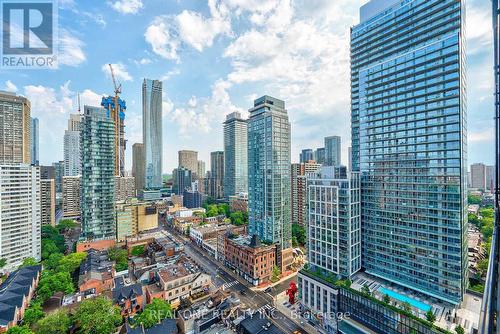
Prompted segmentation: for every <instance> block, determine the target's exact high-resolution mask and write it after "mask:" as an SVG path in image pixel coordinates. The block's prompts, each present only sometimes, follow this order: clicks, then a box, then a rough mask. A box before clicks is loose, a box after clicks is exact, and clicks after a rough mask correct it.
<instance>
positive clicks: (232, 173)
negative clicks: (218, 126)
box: [224, 112, 248, 199]
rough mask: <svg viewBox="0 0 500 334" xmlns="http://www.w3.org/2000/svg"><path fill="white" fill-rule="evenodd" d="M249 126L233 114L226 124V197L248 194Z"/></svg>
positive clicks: (245, 121) (239, 115)
mask: <svg viewBox="0 0 500 334" xmlns="http://www.w3.org/2000/svg"><path fill="white" fill-rule="evenodd" d="M247 135H248V124H247V120H246V119H243V118H242V117H241V113H239V112H233V113H231V114H229V115H227V116H226V121H225V122H224V197H225V198H226V199H229V196H233V195H237V194H240V193H247V192H248V147H247V146H248V139H247Z"/></svg>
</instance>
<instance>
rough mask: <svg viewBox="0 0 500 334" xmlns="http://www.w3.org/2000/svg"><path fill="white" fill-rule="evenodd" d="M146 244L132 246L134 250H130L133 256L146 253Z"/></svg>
mask: <svg viewBox="0 0 500 334" xmlns="http://www.w3.org/2000/svg"><path fill="white" fill-rule="evenodd" d="M144 252H145V251H144V246H143V245H137V246H134V247H132V250H131V251H130V254H132V255H133V256H141V255H144Z"/></svg>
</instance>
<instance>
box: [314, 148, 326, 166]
mask: <svg viewBox="0 0 500 334" xmlns="http://www.w3.org/2000/svg"><path fill="white" fill-rule="evenodd" d="M325 157H326V153H325V148H324V147H319V148H317V149H316V151H314V160H315V161H316V162H317V163H319V164H322V165H323V164H324V163H325Z"/></svg>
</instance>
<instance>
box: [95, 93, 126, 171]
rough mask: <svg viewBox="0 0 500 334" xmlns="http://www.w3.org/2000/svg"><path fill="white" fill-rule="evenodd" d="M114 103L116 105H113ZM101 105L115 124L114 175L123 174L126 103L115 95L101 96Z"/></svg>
mask: <svg viewBox="0 0 500 334" xmlns="http://www.w3.org/2000/svg"><path fill="white" fill-rule="evenodd" d="M115 104H116V105H115ZM101 106H102V107H104V109H106V112H108V113H109V114H110V115H111V118H112V119H113V123H114V124H115V144H114V145H115V175H116V176H125V148H126V143H127V141H126V140H125V111H126V110H127V104H126V103H125V101H124V100H122V99H120V98H119V97H118V98H117V97H116V96H108V97H103V98H102V100H101Z"/></svg>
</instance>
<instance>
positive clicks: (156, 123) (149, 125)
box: [142, 79, 163, 189]
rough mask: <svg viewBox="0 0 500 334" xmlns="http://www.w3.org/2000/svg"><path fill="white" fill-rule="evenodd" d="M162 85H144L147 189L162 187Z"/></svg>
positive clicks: (148, 82) (143, 107)
mask: <svg viewBox="0 0 500 334" xmlns="http://www.w3.org/2000/svg"><path fill="white" fill-rule="evenodd" d="M161 94H162V83H161V81H158V80H151V79H144V82H143V83H142V143H143V144H144V158H145V159H146V161H145V176H146V180H145V184H144V187H145V188H146V189H158V188H161V187H162V184H163V183H162V178H161V164H162V97H161Z"/></svg>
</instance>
